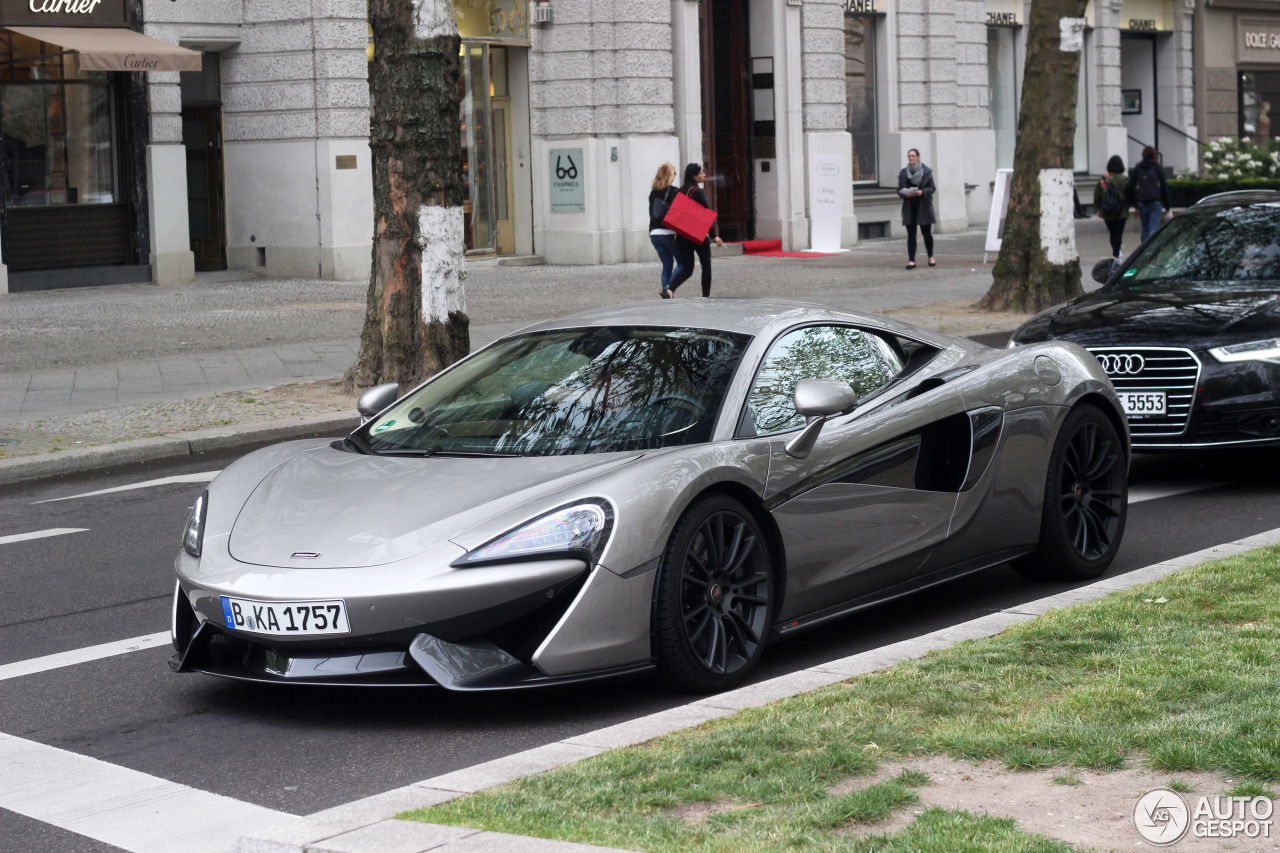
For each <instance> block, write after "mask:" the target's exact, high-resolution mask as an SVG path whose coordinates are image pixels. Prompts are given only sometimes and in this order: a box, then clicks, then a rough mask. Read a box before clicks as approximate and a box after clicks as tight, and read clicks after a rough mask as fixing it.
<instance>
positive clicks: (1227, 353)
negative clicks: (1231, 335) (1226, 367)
mask: <svg viewBox="0 0 1280 853" xmlns="http://www.w3.org/2000/svg"><path fill="white" fill-rule="evenodd" d="M1209 355H1211V356H1213V357H1214V358H1216V359H1217V360H1218V361H1220V362H1222V363H1223V364H1230V363H1232V362H1236V361H1269V362H1271V363H1272V364H1280V338H1271V339H1270V340H1266V341H1250V342H1249V343H1247V344H1231V345H1230V346H1226V347H1214V348H1213V349H1211V350H1209Z"/></svg>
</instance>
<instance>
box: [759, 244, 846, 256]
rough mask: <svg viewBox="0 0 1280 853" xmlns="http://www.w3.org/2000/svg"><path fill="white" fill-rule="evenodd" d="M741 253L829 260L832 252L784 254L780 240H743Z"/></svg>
mask: <svg viewBox="0 0 1280 853" xmlns="http://www.w3.org/2000/svg"><path fill="white" fill-rule="evenodd" d="M742 251H743V252H744V253H745V254H748V255H756V256H757V257H761V258H829V257H831V255H832V254H834V253H833V252H784V251H782V241H781V240H744V241H743V242H742Z"/></svg>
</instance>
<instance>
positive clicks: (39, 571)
mask: <svg viewBox="0 0 1280 853" xmlns="http://www.w3.org/2000/svg"><path fill="white" fill-rule="evenodd" d="M229 461H230V457H227V456H207V457H194V458H191V459H184V460H182V461H180V462H177V463H165V464H153V465H147V466H134V467H130V468H127V469H121V470H118V471H113V472H109V473H103V474H99V475H94V476H89V475H82V476H77V477H67V478H63V479H59V480H52V481H43V482H38V483H34V484H26V485H21V486H9V487H0V666H3V665H5V664H12V663H15V662H19V661H25V660H30V659H32V658H37V657H41V656H44V655H49V654H53V653H58V652H65V651H69V650H74V649H80V648H84V647H87V646H93V645H97V644H100V643H107V642H112V641H117V640H124V639H128V638H132V637H138V636H142V635H146V634H153V633H155V632H159V631H166V630H167V629H168V621H169V603H170V596H171V594H172V590H173V573H172V568H171V565H172V560H173V556H174V554H175V552H176V550H177V548H178V539H179V533H180V531H181V528H182V525H183V522H184V521H185V519H186V516H187V513H188V507H189V506H190V505H191V503H192V500H193V499H194V498H195V496H196V495H198V494H199V493H200V491H201V490H202V489H203V486H202V485H200V484H198V483H179V484H170V485H159V486H151V487H147V488H140V489H134V490H126V491H118V492H113V493H110V494H106V495H100V496H90V497H77V498H74V499H71V500H58V501H55V502H52V503H38V502H39V501H46V500H50V499H55V498H64V497H67V496H72V495H81V494H83V493H85V492H91V491H96V490H101V489H106V488H114V487H118V486H123V485H130V484H135V483H140V482H144V481H150V480H153V479H156V478H162V477H171V476H175V475H182V474H191V473H198V472H209V471H216V470H218V469H220V468H222V467H223V466H225V465H226V464H227V463H228V462H229ZM1278 466H1280V452H1260V451H1253V452H1236V453H1220V452H1219V453H1207V454H1201V455H1195V456H1191V455H1180V456H1175V455H1164V456H1140V457H1137V458H1136V459H1135V464H1134V467H1133V473H1132V478H1131V480H1132V486H1133V488H1134V490H1135V491H1134V496H1135V498H1138V499H1140V500H1139V501H1138V502H1135V503H1134V504H1133V505H1132V506H1131V508H1130V515H1129V527H1128V532H1127V534H1126V536H1125V541H1124V544H1123V546H1122V548H1121V551H1120V554H1119V557H1118V559H1117V561H1116V563H1115V565H1114V567H1113V568H1112V570H1111V571H1112V573H1113V574H1119V573H1124V572H1128V571H1131V570H1134V569H1137V568H1141V567H1144V566H1147V565H1150V564H1152V563H1156V562H1159V561H1161V560H1165V559H1168V558H1172V557H1176V556H1180V555H1183V554H1186V553H1190V552H1193V551H1197V550H1199V549H1202V548H1206V547H1209V546H1212V545H1215V544H1219V543H1222V542H1228V541H1232V540H1235V539H1239V538H1242V537H1245V536H1249V535H1253V534H1256V533H1260V532H1263V531H1266V530H1271V529H1274V528H1280V484H1278V483H1277V482H1276V478H1275V476H1274V472H1275V471H1276V470H1280V467H1278ZM55 528H83V529H82V530H81V531H80V532H75V533H67V534H62V535H54V536H47V537H44V538H39V539H30V540H25V541H5V537H10V536H13V535H14V534H21V533H27V532H32V531H41V530H49V529H55ZM1067 586H1069V585H1063V584H1059V585H1045V584H1033V583H1029V582H1027V581H1024V580H1022V579H1021V578H1019V577H1018V576H1017V575H1015V574H1014V573H1013V572H1012V571H1011V570H1009V569H1008V568H1006V567H1000V568H996V569H992V570H989V571H986V572H982V573H980V574H977V575H973V576H970V577H968V578H965V579H962V580H960V581H956V582H953V583H951V584H948V585H945V586H943V587H940V588H936V589H934V590H930V591H926V592H924V593H921V594H918V595H916V596H914V597H911V598H909V599H906V600H903V601H901V602H896V603H892V604H889V605H885V606H882V607H879V608H876V609H874V610H871V611H867V612H864V613H862V614H860V615H856V616H854V617H850V618H847V619H844V620H841V621H839V622H837V623H835V624H833V625H829V626H826V627H824V628H822V629H819V630H816V631H813V632H810V633H807V634H804V635H801V636H799V637H796V638H794V639H789V640H787V641H785V642H783V643H781V644H779V645H777V646H775V647H773V648H771V649H770V650H769V652H768V653H767V654H766V656H765V659H764V662H763V665H762V666H761V668H760V670H759V672H758V674H757V676H756V678H757V679H766V678H769V677H771V676H775V675H779V674H782V673H785V672H789V671H791V670H795V669H800V668H804V667H808V666H813V665H815V664H818V663H821V662H824V661H828V660H833V659H836V658H840V657H844V656H847V655H850V654H854V653H857V652H859V651H864V650H867V649H872V648H876V647H878V646H881V645H884V644H886V643H892V642H896V641H898V640H901V639H906V638H909V637H913V636H916V635H919V634H923V633H926V632H929V631H933V630H935V629H938V628H941V627H945V626H947V625H950V624H954V623H957V622H962V621H965V620H968V619H972V618H974V617H976V616H980V615H983V614H985V613H988V612H991V611H994V610H999V609H1003V608H1006V607H1010V606H1013V605H1015V604H1017V603H1020V602H1023V601H1028V600H1031V599H1036V598H1041V597H1043V596H1045V595H1049V594H1052V593H1054V592H1058V591H1061V590H1062V589H1065V588H1067ZM170 653H171V649H170V647H169V646H168V645H165V646H164V647H162V648H153V649H148V650H144V651H138V652H133V653H129V654H122V655H115V656H112V657H107V658H104V659H100V660H95V661H90V662H87V663H81V664H77V665H74V666H66V667H61V668H57V669H52V670H49V671H45V672H40V673H36V674H31V675H25V676H21V677H17V678H10V679H8V680H3V681H0V685H2V686H0V732H3V733H4V734H8V735H13V736H16V737H19V738H23V739H26V740H28V741H34V742H37V743H40V744H46V745H48V746H52V747H56V748H58V749H61V750H66V751H69V752H71V753H76V754H79V755H83V756H89V757H92V758H96V759H100V760H102V761H105V762H109V763H111V764H114V765H119V766H123V767H128V768H132V769H134V770H138V771H142V772H144V773H147V774H151V775H153V776H156V777H160V778H162V779H167V780H171V781H175V782H180V783H182V784H185V785H188V786H191V787H193V788H196V789H199V790H202V791H209V792H213V793H216V794H222V795H225V796H228V797H232V798H235V799H237V800H242V801H245V802H249V803H254V804H258V805H261V806H264V807H267V808H271V809H275V810H279V811H283V812H288V813H292V814H298V815H304V814H309V813H312V812H315V811H317V810H320V809H323V808H327V807H330V806H334V805H338V804H342V803H346V802H349V801H351V800H355V799H358V798H360V797H364V796H369V795H372V794H376V793H379V792H382V791H386V790H389V789H391V788H395V787H398V786H401V785H405V784H409V783H411V782H415V781H418V780H421V779H425V778H428V777H431V776H435V775H438V774H441V773H445V772H448V771H451V770H455V769H459V768H463V767H468V766H471V765H473V764H477V763H479V762H483V761H487V760H490V759H493V758H497V757H500V756H502V755H506V754H509V753H511V752H517V751H521V750H524V749H528V748H531V747H534V746H538V745H541V744H544V743H550V742H553V741H556V740H560V739H564V738H566V737H570V736H573V735H575V734H580V733H584V732H588V731H591V730H594V729H597V728H601V727H603V726H607V725H611V724H613V723H617V722H621V721H623V720H627V719H630V718H633V717H637V716H642V715H645V714H648V713H652V712H654V711H658V710H661V709H664V708H668V707H672V706H675V705H679V704H683V703H684V702H686V701H688V697H684V696H679V695H673V694H669V693H665V692H662V691H661V690H660V689H659V688H658V687H656V686H655V685H654V684H653V683H652V682H651V681H650V680H649V679H647V678H636V679H633V680H631V681H626V682H621V683H613V684H608V685H601V684H594V685H581V686H576V687H567V688H560V689H552V690H544V691H536V692H527V693H522V694H520V695H519V701H514V702H513V701H512V697H511V696H510V695H508V694H495V695H483V694H481V695H476V694H464V695H459V694H450V693H447V692H445V691H443V690H432V689H421V688H414V689H396V690H383V691H370V690H356V689H323V688H306V687H267V686H252V685H240V684H235V683H231V682H226V681H221V680H218V679H213V678H209V677H206V676H202V675H195V674H191V675H175V674H173V673H171V672H170V671H169V669H168V667H167V666H166V661H167V659H168V657H169V655H170ZM113 849H115V848H112V847H110V846H108V845H104V844H101V843H100V842H97V841H93V840H91V839H87V838H84V837H83V836H78V835H74V834H71V833H67V832H66V831H64V830H61V829H58V828H57V827H53V826H50V825H49V824H45V823H41V822H39V821H34V820H31V819H29V818H25V817H22V816H20V815H17V814H15V813H13V812H9V811H5V810H3V809H0V850H23V851H33V853H37V852H38V851H51V853H52V851H57V853H62V851H79V850H85V851H101V850H113Z"/></svg>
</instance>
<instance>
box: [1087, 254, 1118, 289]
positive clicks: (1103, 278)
mask: <svg viewBox="0 0 1280 853" xmlns="http://www.w3.org/2000/svg"><path fill="white" fill-rule="evenodd" d="M1114 263H1115V261H1113V260H1111V259H1110V258H1103V259H1102V260H1100V261H1098V262H1097V263H1096V264H1094V265H1093V273H1092V275H1093V280H1094V281H1096V282H1098V284H1106V283H1107V282H1108V281H1110V280H1111V265H1112V264H1114Z"/></svg>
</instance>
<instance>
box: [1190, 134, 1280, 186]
mask: <svg viewBox="0 0 1280 853" xmlns="http://www.w3.org/2000/svg"><path fill="white" fill-rule="evenodd" d="M1201 177H1205V178H1218V179H1219V180H1231V179H1232V178H1280V140H1269V141H1268V142H1265V143H1262V144H1258V145H1255V144H1254V143H1253V142H1251V141H1249V140H1248V139H1236V138H1235V137H1231V136H1224V137H1222V138H1221V139H1215V140H1213V141H1212V142H1210V143H1209V144H1208V145H1206V146H1205V147H1204V171H1203V172H1202V173H1201Z"/></svg>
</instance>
